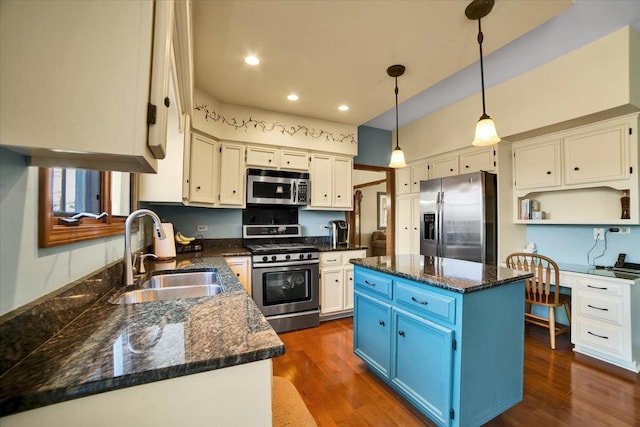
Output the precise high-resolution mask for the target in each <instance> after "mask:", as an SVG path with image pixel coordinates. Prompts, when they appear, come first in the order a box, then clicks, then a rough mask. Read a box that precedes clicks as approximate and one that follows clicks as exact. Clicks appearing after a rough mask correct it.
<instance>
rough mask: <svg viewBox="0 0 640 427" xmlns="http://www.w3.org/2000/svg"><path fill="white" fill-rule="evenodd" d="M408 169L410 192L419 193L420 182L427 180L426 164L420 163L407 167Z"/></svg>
mask: <svg viewBox="0 0 640 427" xmlns="http://www.w3.org/2000/svg"><path fill="white" fill-rule="evenodd" d="M409 169H410V170H411V192H412V193H419V192H420V181H424V180H426V179H427V164H426V163H425V162H420V163H418V164H416V165H409Z"/></svg>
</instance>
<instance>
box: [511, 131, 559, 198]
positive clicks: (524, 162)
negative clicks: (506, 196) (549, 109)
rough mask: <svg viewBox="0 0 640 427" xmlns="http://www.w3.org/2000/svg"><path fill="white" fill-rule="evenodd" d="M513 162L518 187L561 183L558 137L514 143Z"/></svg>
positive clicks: (553, 185) (539, 186)
mask: <svg viewBox="0 0 640 427" xmlns="http://www.w3.org/2000/svg"><path fill="white" fill-rule="evenodd" d="M513 162H514V165H513V169H514V175H515V188H517V189H527V188H544V187H556V186H559V185H560V184H561V177H560V140H559V139H558V138H553V139H550V140H542V141H539V142H536V143H533V144H524V145H514V147H513Z"/></svg>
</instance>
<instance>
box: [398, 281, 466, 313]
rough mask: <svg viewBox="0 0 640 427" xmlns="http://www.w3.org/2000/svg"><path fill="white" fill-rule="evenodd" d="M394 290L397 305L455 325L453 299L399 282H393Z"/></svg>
mask: <svg viewBox="0 0 640 427" xmlns="http://www.w3.org/2000/svg"><path fill="white" fill-rule="evenodd" d="M395 288H396V289H395V292H394V296H395V301H396V302H397V303H398V305H400V306H402V307H404V308H407V309H410V310H411V311H413V312H416V313H418V314H420V315H428V316H430V317H432V318H435V319H438V320H444V321H446V322H449V323H451V324H454V323H455V321H456V300H455V298H453V297H448V296H445V295H440V294H438V293H435V292H432V291H430V290H428V289H423V288H420V287H419V286H416V285H413V284H410V283H407V282H403V281H401V280H397V281H396V282H395Z"/></svg>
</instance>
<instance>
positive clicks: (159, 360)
mask: <svg viewBox="0 0 640 427" xmlns="http://www.w3.org/2000/svg"><path fill="white" fill-rule="evenodd" d="M223 251H224V252H220V254H224V255H226V256H232V255H236V254H242V255H248V252H244V250H242V251H240V250H238V251H234V250H229V248H225V249H223ZM151 264H152V263H148V264H147V265H148V266H149V267H151ZM202 267H215V268H217V269H218V272H219V274H220V277H221V279H222V282H223V284H224V286H225V289H226V292H224V293H222V294H220V295H216V296H213V297H202V298H192V299H182V300H175V301H159V302H150V303H144V304H132V305H114V304H111V303H109V299H110V298H111V297H113V296H114V295H117V294H118V293H120V292H122V288H121V287H116V288H113V289H112V290H111V291H110V292H108V293H107V294H105V295H104V296H102V297H101V298H100V299H99V300H98V301H97V302H96V303H95V304H93V305H91V306H90V308H89V309H87V310H86V311H84V312H83V313H82V314H81V315H80V316H79V317H78V318H76V319H75V320H73V321H72V322H71V323H69V324H68V325H66V326H65V327H64V328H63V329H62V330H60V331H59V332H57V333H56V334H55V335H54V336H53V337H52V338H50V339H48V340H47V341H46V342H44V344H42V345H41V346H40V347H38V348H37V349H36V350H35V351H33V352H31V353H30V354H29V355H28V356H27V357H26V358H24V359H23V360H21V361H20V362H19V363H17V364H16V365H15V366H12V367H11V368H10V369H8V370H7V371H6V372H3V373H2V374H1V375H0V416H6V415H10V414H13V413H17V412H21V411H25V410H29V409H35V408H37V407H40V406H44V405H48V404H53V403H58V402H62V401H66V400H70V399H74V398H78V397H83V396H88V395H91V394H96V393H100V392H105V391H111V390H117V389H120V388H124V387H130V386H135V385H140V384H145V383H150V382H154V381H160V380H165V379H170V378H176V377H180V376H183V375H187V374H194V373H199V372H204V371H209V370H213V369H220V368H225V367H228V366H234V365H238V364H243V363H249V362H253V361H257V360H263V359H268V358H272V357H276V356H280V355H282V354H284V351H285V348H284V344H283V343H282V341H281V340H280V338H279V337H278V335H277V334H276V333H275V331H274V330H273V328H272V327H271V326H270V325H269V323H268V322H267V321H266V319H265V318H264V316H263V315H262V313H261V312H260V310H259V309H258V307H257V306H256V305H255V303H254V302H253V300H252V299H251V297H250V296H249V295H248V294H247V292H246V291H245V290H244V288H243V287H242V284H240V282H238V280H237V277H236V276H235V274H233V272H232V271H231V269H230V268H229V267H228V266H227V264H226V263H225V262H224V259H223V258H222V257H221V256H219V252H218V251H217V250H205V251H203V252H198V253H191V254H182V255H178V257H177V259H176V260H175V261H173V262H169V263H166V262H158V263H154V266H153V267H152V269H167V268H169V269H192V268H202ZM120 271H121V270H120Z"/></svg>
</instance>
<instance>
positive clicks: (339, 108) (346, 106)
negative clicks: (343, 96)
mask: <svg viewBox="0 0 640 427" xmlns="http://www.w3.org/2000/svg"><path fill="white" fill-rule="evenodd" d="M348 109H349V106H348V105H341V106H339V107H338V110H340V111H347V110H348Z"/></svg>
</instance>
